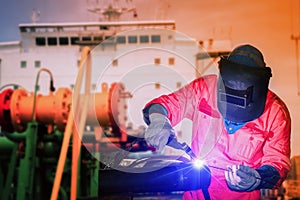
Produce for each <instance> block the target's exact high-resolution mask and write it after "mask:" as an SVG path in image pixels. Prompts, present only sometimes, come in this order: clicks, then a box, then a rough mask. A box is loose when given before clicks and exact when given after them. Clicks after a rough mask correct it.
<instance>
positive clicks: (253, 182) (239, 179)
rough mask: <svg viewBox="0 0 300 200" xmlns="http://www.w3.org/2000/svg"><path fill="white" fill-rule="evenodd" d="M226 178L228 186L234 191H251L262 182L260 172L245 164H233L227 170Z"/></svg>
mask: <svg viewBox="0 0 300 200" xmlns="http://www.w3.org/2000/svg"><path fill="white" fill-rule="evenodd" d="M225 178H226V182H227V185H228V187H229V188H230V189H231V190H234V191H240V192H250V191H253V190H255V189H256V188H257V186H258V185H259V184H260V180H261V177H260V175H259V173H258V172H257V171H256V170H255V169H253V168H251V167H249V166H245V165H238V166H237V165H233V166H231V167H228V170H227V171H225Z"/></svg>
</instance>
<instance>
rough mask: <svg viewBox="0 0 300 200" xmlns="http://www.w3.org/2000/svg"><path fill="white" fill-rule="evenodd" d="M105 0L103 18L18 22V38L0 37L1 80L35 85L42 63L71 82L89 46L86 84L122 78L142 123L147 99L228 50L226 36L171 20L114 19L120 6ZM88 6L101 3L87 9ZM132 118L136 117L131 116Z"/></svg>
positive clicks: (61, 83) (58, 81)
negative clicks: (217, 37) (207, 35)
mask: <svg viewBox="0 0 300 200" xmlns="http://www.w3.org/2000/svg"><path fill="white" fill-rule="evenodd" d="M128 10H130V11H133V14H134V16H135V15H136V13H135V8H129V9H124V8H123V9H121V10H120V9H119V8H118V9H115V8H113V4H110V5H109V6H108V7H107V8H106V9H104V10H101V14H103V15H105V16H106V19H107V21H97V22H74V23H38V22H36V21H37V20H34V21H33V23H28V24H20V25H19V31H20V35H21V38H20V40H19V41H13V42H2V43H0V86H2V87H5V86H6V85H7V84H14V85H15V86H16V85H19V86H22V87H23V88H25V89H26V90H28V91H33V90H34V84H35V81H36V75H37V72H38V70H40V69H41V68H47V69H49V70H50V71H51V72H52V74H53V78H54V84H55V87H56V88H60V87H67V88H70V89H71V90H72V89H73V88H74V85H75V82H76V77H77V73H78V67H79V64H80V57H81V53H82V49H83V48H84V47H86V46H88V47H90V48H91V49H92V80H91V90H92V91H101V88H102V84H103V83H107V84H108V85H110V84H112V83H114V82H122V83H123V84H124V85H125V88H126V90H127V91H129V92H130V93H131V94H132V97H133V98H131V100H130V101H131V103H129V106H130V105H131V109H129V112H132V113H130V114H129V115H130V116H129V118H132V119H131V122H133V123H143V122H142V119H141V118H142V117H141V114H140V113H139V114H138V115H137V116H135V117H134V114H133V113H135V112H137V111H136V110H141V108H142V107H143V104H144V103H145V102H147V100H149V99H152V98H153V97H155V96H158V95H160V94H163V93H166V92H170V91H173V90H176V89H178V88H180V87H181V86H183V85H184V84H186V83H188V82H189V81H191V80H192V79H194V78H195V77H197V76H199V75H201V74H204V73H207V72H211V70H214V67H210V66H211V64H212V63H213V62H214V61H215V59H214V58H215V57H218V56H220V55H224V54H226V53H228V50H229V49H230V48H231V46H230V41H229V40H226V41H214V40H212V39H210V40H207V41H197V40H195V39H193V38H189V37H188V36H186V35H184V34H183V33H180V32H177V31H176V24H175V21H174V20H152V21H151V20H148V21H141V20H137V19H134V20H131V21H122V20H119V17H120V15H121V14H122V11H124V12H128ZM90 11H92V12H97V11H100V9H93V10H90ZM116 19H118V20H116ZM40 79H41V81H40V83H39V88H38V91H39V92H40V93H47V92H48V91H49V89H48V87H49V83H48V81H47V80H49V77H48V76H47V75H45V74H42V75H41V78H40ZM133 118H135V119H133Z"/></svg>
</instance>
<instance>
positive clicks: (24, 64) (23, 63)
mask: <svg viewBox="0 0 300 200" xmlns="http://www.w3.org/2000/svg"><path fill="white" fill-rule="evenodd" d="M20 64H21V68H26V67H27V62H26V61H25V60H22V61H21V63H20Z"/></svg>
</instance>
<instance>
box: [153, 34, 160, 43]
mask: <svg viewBox="0 0 300 200" xmlns="http://www.w3.org/2000/svg"><path fill="white" fill-rule="evenodd" d="M151 42H152V43H159V42H160V35H151Z"/></svg>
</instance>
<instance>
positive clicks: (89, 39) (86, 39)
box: [82, 36, 92, 41]
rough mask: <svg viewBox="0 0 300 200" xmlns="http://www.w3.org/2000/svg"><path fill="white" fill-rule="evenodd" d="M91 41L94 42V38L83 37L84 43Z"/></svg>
mask: <svg viewBox="0 0 300 200" xmlns="http://www.w3.org/2000/svg"><path fill="white" fill-rule="evenodd" d="M91 40H92V38H91V37H89V36H84V37H82V41H91Z"/></svg>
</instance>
